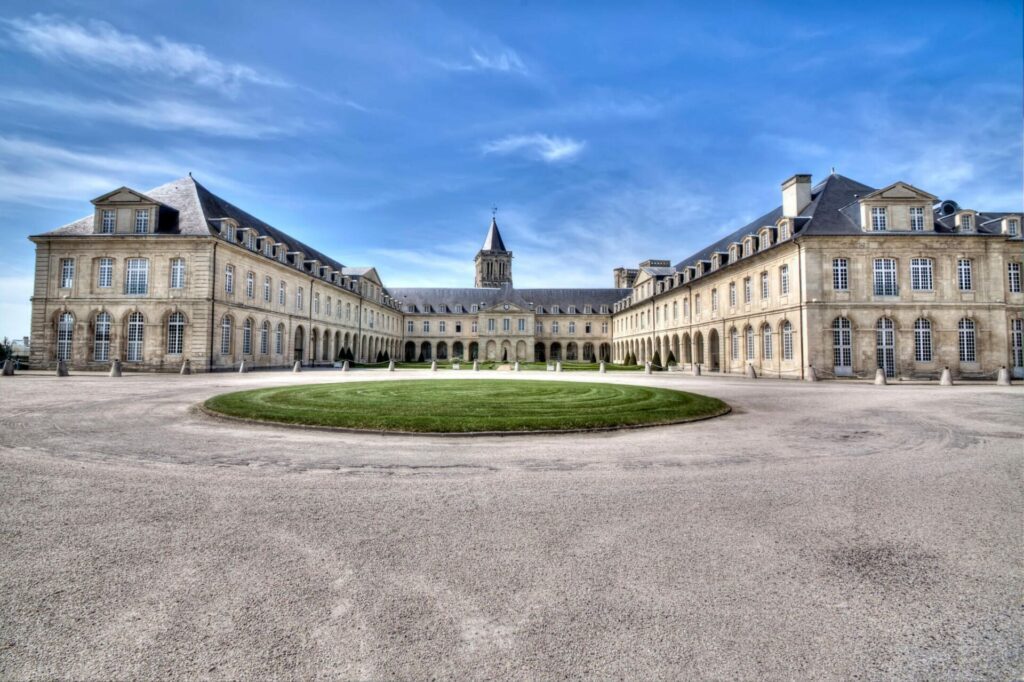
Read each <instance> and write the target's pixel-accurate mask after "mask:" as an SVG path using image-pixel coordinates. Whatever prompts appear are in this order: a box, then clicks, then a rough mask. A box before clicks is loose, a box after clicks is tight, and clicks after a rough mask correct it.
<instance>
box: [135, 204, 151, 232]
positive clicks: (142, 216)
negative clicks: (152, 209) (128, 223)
mask: <svg viewBox="0 0 1024 682" xmlns="http://www.w3.org/2000/svg"><path fill="white" fill-rule="evenodd" d="M148 232H149V209H148V208H137V209H135V234H146V233H148Z"/></svg>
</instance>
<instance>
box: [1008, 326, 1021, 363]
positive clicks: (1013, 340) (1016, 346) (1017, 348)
mask: <svg viewBox="0 0 1024 682" xmlns="http://www.w3.org/2000/svg"><path fill="white" fill-rule="evenodd" d="M1010 350H1011V352H1012V355H1013V366H1014V367H1024V320H1022V319H1020V318H1018V319H1016V320H1012V321H1011V322H1010Z"/></svg>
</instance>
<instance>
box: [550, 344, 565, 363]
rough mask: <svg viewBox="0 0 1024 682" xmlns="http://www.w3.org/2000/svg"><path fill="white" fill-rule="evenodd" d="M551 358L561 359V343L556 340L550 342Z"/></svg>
mask: <svg viewBox="0 0 1024 682" xmlns="http://www.w3.org/2000/svg"><path fill="white" fill-rule="evenodd" d="M551 359H552V360H554V361H556V362H557V361H559V360H561V359H562V344H561V343H559V342H558V341H555V342H554V343H552V344H551Z"/></svg>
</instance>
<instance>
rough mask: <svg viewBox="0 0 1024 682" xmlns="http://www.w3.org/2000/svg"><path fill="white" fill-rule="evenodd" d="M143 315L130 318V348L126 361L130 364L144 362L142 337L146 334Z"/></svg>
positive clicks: (133, 315)
mask: <svg viewBox="0 0 1024 682" xmlns="http://www.w3.org/2000/svg"><path fill="white" fill-rule="evenodd" d="M144 329H145V327H144V325H143V317H142V313H132V314H131V315H129V316H128V348H127V353H125V359H126V360H127V361H128V362H142V335H143V332H144Z"/></svg>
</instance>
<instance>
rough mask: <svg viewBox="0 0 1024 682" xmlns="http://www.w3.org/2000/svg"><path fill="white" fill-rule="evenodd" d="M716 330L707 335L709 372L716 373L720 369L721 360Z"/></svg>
mask: <svg viewBox="0 0 1024 682" xmlns="http://www.w3.org/2000/svg"><path fill="white" fill-rule="evenodd" d="M720 345H721V344H720V343H719V340H718V330H717V329H712V330H711V331H710V332H709V333H708V354H709V355H710V356H711V371H712V372H717V371H719V370H720V369H721V358H720V353H719V346H720Z"/></svg>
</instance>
